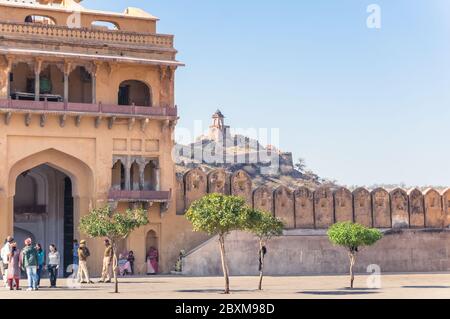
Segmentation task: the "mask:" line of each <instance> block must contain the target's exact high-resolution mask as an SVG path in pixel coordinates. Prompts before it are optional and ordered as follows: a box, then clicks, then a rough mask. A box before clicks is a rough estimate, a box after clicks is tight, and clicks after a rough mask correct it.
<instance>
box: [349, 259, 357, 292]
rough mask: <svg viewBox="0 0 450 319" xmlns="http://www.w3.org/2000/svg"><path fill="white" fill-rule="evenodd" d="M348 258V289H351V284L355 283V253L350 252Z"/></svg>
mask: <svg viewBox="0 0 450 319" xmlns="http://www.w3.org/2000/svg"><path fill="white" fill-rule="evenodd" d="M348 256H349V258H350V288H351V289H353V282H354V281H355V274H354V273H353V266H354V265H355V261H356V253H354V252H350V253H349V254H348Z"/></svg>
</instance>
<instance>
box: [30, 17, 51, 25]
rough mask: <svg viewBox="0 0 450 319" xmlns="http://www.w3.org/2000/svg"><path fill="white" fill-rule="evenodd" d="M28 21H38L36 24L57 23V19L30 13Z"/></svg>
mask: <svg viewBox="0 0 450 319" xmlns="http://www.w3.org/2000/svg"><path fill="white" fill-rule="evenodd" d="M25 22H26V23H36V24H44V25H56V20H55V19H53V18H51V17H47V16H40V15H29V16H27V17H26V18H25Z"/></svg>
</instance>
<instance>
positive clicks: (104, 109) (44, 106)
mask: <svg viewBox="0 0 450 319" xmlns="http://www.w3.org/2000/svg"><path fill="white" fill-rule="evenodd" d="M0 109H8V110H20V111H36V112H39V111H43V112H74V113H96V114H111V115H128V116H133V115H138V116H168V117H176V116H177V114H178V111H177V108H176V107H153V106H136V105H111V104H102V103H98V104H87V103H65V102H48V101H25V100H0Z"/></svg>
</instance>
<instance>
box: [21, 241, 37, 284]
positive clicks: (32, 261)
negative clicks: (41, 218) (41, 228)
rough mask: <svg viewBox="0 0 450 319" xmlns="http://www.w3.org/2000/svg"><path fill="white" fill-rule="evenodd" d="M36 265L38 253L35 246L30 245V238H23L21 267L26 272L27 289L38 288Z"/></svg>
mask: <svg viewBox="0 0 450 319" xmlns="http://www.w3.org/2000/svg"><path fill="white" fill-rule="evenodd" d="M37 267H38V255H37V251H36V248H34V246H33V245H32V240H31V238H27V239H25V248H24V249H22V269H24V270H25V271H26V273H27V278H28V289H27V291H31V290H39V288H38V287H37Z"/></svg>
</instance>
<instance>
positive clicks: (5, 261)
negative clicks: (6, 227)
mask: <svg viewBox="0 0 450 319" xmlns="http://www.w3.org/2000/svg"><path fill="white" fill-rule="evenodd" d="M13 241H14V238H12V237H11V236H8V237H6V239H5V243H4V245H3V247H2V249H1V251H0V255H1V259H2V263H3V269H4V271H3V282H4V284H5V287H6V288H8V287H9V286H8V256H9V254H10V253H11V243H12V242H13Z"/></svg>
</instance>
